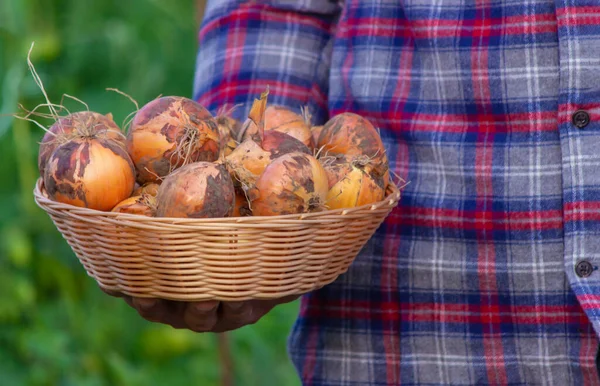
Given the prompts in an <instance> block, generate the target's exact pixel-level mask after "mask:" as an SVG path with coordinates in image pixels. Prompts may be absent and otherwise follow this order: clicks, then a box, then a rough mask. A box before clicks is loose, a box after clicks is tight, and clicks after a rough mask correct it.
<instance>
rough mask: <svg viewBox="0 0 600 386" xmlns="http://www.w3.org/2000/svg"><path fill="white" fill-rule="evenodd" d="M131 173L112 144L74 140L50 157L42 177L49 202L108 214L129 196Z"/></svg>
mask: <svg viewBox="0 0 600 386" xmlns="http://www.w3.org/2000/svg"><path fill="white" fill-rule="evenodd" d="M134 185H135V169H134V167H133V163H132V162H131V159H130V158H129V155H128V154H127V152H125V150H123V148H122V147H121V146H120V145H118V144H116V143H115V142H114V141H112V140H109V139H102V138H91V139H89V138H77V139H73V140H71V141H69V142H67V143H65V144H63V145H61V146H59V147H58V148H56V150H55V151H54V152H53V153H52V155H51V156H50V159H49V160H48V164H47V167H46V170H45V173H44V186H45V187H46V191H47V193H48V197H49V198H50V199H51V200H54V201H57V202H62V203H64V204H70V205H75V206H79V207H85V208H90V209H96V210H101V211H110V210H111V209H112V208H114V207H115V205H117V204H118V203H119V202H121V201H123V200H125V199H126V198H128V197H129V196H131V193H132V192H133V188H134Z"/></svg>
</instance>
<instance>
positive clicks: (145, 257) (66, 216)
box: [34, 179, 400, 301]
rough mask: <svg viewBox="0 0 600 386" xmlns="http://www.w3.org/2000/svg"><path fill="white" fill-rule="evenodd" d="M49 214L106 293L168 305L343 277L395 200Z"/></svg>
mask: <svg viewBox="0 0 600 386" xmlns="http://www.w3.org/2000/svg"><path fill="white" fill-rule="evenodd" d="M34 195H35V200H36V203H37V204H38V205H39V206H40V207H41V208H42V209H44V210H45V211H46V212H47V213H48V215H49V216H50V217H51V218H52V221H53V222H54V224H55V225H56V227H57V228H58V230H59V231H60V232H61V234H62V235H63V237H64V238H65V239H66V240H67V242H68V243H69V245H70V246H71V248H72V249H73V251H74V252H75V254H76V255H77V257H78V259H79V260H80V262H81V264H82V265H83V266H84V268H85V270H86V271H87V273H88V275H89V276H91V277H93V278H94V279H95V280H96V281H97V283H98V285H100V286H101V287H103V288H104V289H106V290H110V291H113V292H120V293H123V294H126V295H130V296H136V297H154V298H162V299H170V300H182V301H195V300H225V301H227V300H247V299H273V298H280V297H283V296H287V295H292V294H302V293H306V292H309V291H312V290H315V289H318V288H321V287H323V286H324V285H327V284H329V283H331V282H332V281H334V280H335V279H336V278H337V277H338V276H339V275H340V274H342V273H344V272H346V270H347V269H348V266H349V265H350V264H351V263H352V261H353V260H354V258H355V257H356V255H357V254H358V252H359V251H360V249H361V248H362V247H363V246H364V244H365V243H366V242H367V240H368V239H369V238H370V237H371V236H372V235H373V233H374V232H375V230H376V229H377V228H378V227H379V226H380V225H381V223H382V222H383V221H384V219H385V218H386V216H387V215H388V214H389V213H390V211H391V210H392V209H393V208H394V207H396V205H397V204H398V201H399V200H400V190H399V189H398V187H397V186H396V185H394V184H390V188H389V189H388V192H387V197H386V198H385V200H383V201H381V202H378V203H376V204H374V205H367V206H363V207H357V208H351V209H346V210H330V211H326V212H319V213H310V214H303V215H288V216H273V217H241V218H221V219H172V218H170V219H168V218H153V217H144V216H134V215H129V214H122V213H112V212H101V211H96V210H90V209H86V208H79V207H75V206H71V205H65V204H61V203H58V202H54V201H51V200H49V199H48V197H47V195H46V193H45V191H44V189H43V183H42V181H41V179H40V180H38V182H37V184H36V186H35V189H34Z"/></svg>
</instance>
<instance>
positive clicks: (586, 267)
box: [575, 260, 594, 277]
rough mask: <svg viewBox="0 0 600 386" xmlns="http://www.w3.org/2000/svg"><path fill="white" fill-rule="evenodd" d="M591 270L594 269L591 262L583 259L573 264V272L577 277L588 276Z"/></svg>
mask: <svg viewBox="0 0 600 386" xmlns="http://www.w3.org/2000/svg"><path fill="white" fill-rule="evenodd" d="M593 271H594V267H593V266H592V263H590V262H589V261H585V260H584V261H580V262H579V263H577V265H576V266H575V273H576V274H577V276H579V277H588V276H590V275H591V274H592V272H593Z"/></svg>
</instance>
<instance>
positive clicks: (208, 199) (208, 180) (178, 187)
mask: <svg viewBox="0 0 600 386" xmlns="http://www.w3.org/2000/svg"><path fill="white" fill-rule="evenodd" d="M156 202H157V210H156V216H157V217H190V218H214V217H229V216H231V214H232V213H233V208H234V204H235V189H234V187H233V182H232V181H231V177H230V176H229V173H228V172H227V169H226V168H225V167H224V166H223V165H219V164H215V163H210V162H202V161H200V162H195V163H192V164H188V165H185V166H182V167H181V168H179V169H177V170H175V171H174V172H173V173H171V174H169V175H168V176H167V177H166V178H165V179H164V181H163V182H162V184H161V185H160V187H159V188H158V195H157V196H156Z"/></svg>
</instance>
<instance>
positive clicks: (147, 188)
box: [131, 182, 160, 197]
mask: <svg viewBox="0 0 600 386" xmlns="http://www.w3.org/2000/svg"><path fill="white" fill-rule="evenodd" d="M159 186H160V184H159V183H157V182H148V183H145V184H144V185H142V186H139V187H137V188H136V189H135V190H134V191H133V193H132V194H131V196H132V197H133V196H141V195H143V194H148V195H150V196H153V197H156V195H157V194H158V187H159Z"/></svg>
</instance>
